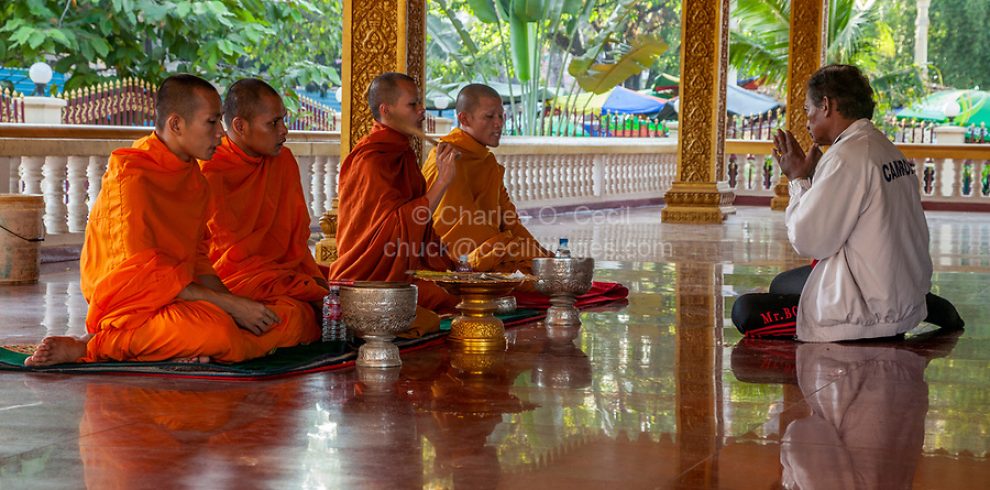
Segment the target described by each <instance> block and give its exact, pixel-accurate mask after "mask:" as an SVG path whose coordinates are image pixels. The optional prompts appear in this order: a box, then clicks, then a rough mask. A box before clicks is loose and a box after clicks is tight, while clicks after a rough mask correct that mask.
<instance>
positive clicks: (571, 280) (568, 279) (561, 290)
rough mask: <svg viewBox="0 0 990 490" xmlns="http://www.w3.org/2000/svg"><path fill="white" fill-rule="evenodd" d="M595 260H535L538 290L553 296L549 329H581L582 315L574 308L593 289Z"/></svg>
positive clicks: (548, 313)
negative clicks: (578, 297) (582, 296)
mask: <svg viewBox="0 0 990 490" xmlns="http://www.w3.org/2000/svg"><path fill="white" fill-rule="evenodd" d="M594 273H595V259H591V258H577V257H552V258H538V259H533V275H535V276H536V290H537V291H539V292H541V293H543V294H545V295H547V296H550V304H551V305H552V306H550V309H548V310H547V319H546V325H547V328H549V329H553V328H576V327H580V326H581V314H580V312H579V311H578V309H577V308H575V307H574V302H575V301H576V300H577V296H579V295H582V294H584V293H587V292H588V290H589V289H591V279H592V276H594Z"/></svg>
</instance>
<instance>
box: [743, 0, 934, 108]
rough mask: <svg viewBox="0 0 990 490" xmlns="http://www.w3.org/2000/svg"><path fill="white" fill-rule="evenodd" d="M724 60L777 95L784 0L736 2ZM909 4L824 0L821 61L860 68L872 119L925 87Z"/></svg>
mask: <svg viewBox="0 0 990 490" xmlns="http://www.w3.org/2000/svg"><path fill="white" fill-rule="evenodd" d="M736 2H737V8H736V10H735V12H734V14H735V15H736V19H737V20H738V22H739V24H738V27H737V28H736V29H734V30H733V31H732V32H731V33H730V36H731V37H730V48H729V62H730V63H731V64H732V65H733V66H734V67H736V68H737V69H738V70H739V74H740V76H743V77H746V76H753V77H761V78H763V79H764V81H765V83H767V84H768V85H769V86H770V87H772V88H774V89H776V90H777V91H778V92H779V93H780V94H781V95H782V94H783V92H784V91H785V90H786V87H787V59H788V46H789V40H788V35H789V33H790V2H789V1H788V0H736ZM913 4H914V0H883V1H876V0H866V1H862V0H830V5H829V19H828V24H829V31H828V47H827V52H826V57H827V59H826V61H827V62H829V63H847V64H853V65H856V66H858V67H860V68H861V69H862V70H863V71H864V72H865V73H866V75H867V77H869V78H870V80H871V82H872V84H873V88H874V90H875V91H876V93H877V102H878V110H877V112H876V117H875V121H877V122H881V121H882V118H883V116H884V115H885V114H886V113H887V112H888V111H890V110H891V109H894V108H897V107H901V106H903V105H906V104H909V103H911V102H913V101H916V100H918V99H919V98H921V97H922V96H924V95H925V93H926V89H925V86H924V83H923V80H922V79H921V76H920V70H919V67H916V66H914V65H913V42H912V40H913V37H914V5H913Z"/></svg>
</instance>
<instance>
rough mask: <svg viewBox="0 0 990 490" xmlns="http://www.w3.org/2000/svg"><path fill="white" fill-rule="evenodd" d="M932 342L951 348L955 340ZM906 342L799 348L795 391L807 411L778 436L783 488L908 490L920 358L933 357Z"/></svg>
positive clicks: (921, 419) (922, 397)
mask: <svg viewBox="0 0 990 490" xmlns="http://www.w3.org/2000/svg"><path fill="white" fill-rule="evenodd" d="M933 340H935V341H936V342H941V343H942V344H943V345H942V346H941V347H944V346H945V344H947V345H948V347H949V348H950V349H951V346H952V345H953V344H954V342H955V338H954V337H944V336H943V337H942V338H936V339H933ZM913 343H914V344H917V343H918V342H917V341H914V342H912V341H911V340H909V341H907V342H905V343H903V344H900V345H898V346H878V345H876V344H865V345H864V344H859V345H856V344H802V345H800V346H798V348H797V374H798V385H799V386H800V388H801V392H802V393H804V395H805V397H806V399H807V401H808V403H809V404H810V405H811V409H812V412H813V413H812V415H811V416H810V417H807V418H804V419H800V420H797V421H795V422H793V423H791V424H790V426H788V427H787V431H786V432H785V434H784V437H783V443H782V445H781V454H780V459H781V463H782V464H783V466H784V476H783V479H784V486H785V487H787V488H802V489H814V488H822V489H833V488H863V489H866V488H910V487H911V482H912V480H913V478H914V469H915V467H916V466H917V464H918V460H919V459H920V457H921V448H922V445H923V443H924V439H925V414H926V413H927V411H928V384H927V383H926V382H925V377H924V371H925V366H926V365H927V360H926V359H925V356H926V355H929V354H930V353H931V352H932V350H931V349H930V348H929V347H931V346H925V348H923V349H918V350H917V351H915V352H919V353H920V355H919V353H915V352H912V347H913V346H912V344H913ZM905 346H907V347H905ZM943 350H944V349H943Z"/></svg>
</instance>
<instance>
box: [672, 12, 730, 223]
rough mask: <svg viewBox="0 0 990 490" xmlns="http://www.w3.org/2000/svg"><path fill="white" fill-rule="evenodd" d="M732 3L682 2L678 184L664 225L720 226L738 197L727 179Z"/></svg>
mask: <svg viewBox="0 0 990 490" xmlns="http://www.w3.org/2000/svg"><path fill="white" fill-rule="evenodd" d="M729 2H730V0H684V2H683V4H682V7H681V82H680V101H681V102H680V108H679V110H678V113H679V116H678V120H679V123H678V124H679V128H680V129H679V132H680V136H679V138H678V140H677V180H676V181H674V184H673V185H672V186H671V188H670V190H669V191H667V194H666V195H665V196H664V202H665V203H666V206H664V208H663V210H662V211H661V214H660V218H661V220H662V221H663V222H665V223H721V222H722V221H723V220H724V218H725V215H726V214H728V213H731V212H732V202H733V200H734V199H735V196H734V195H733V194H732V192H731V191H730V190H729V188H728V185H727V184H725V183H724V182H720V181H723V180H724V179H725V176H724V173H725V170H724V167H723V162H724V160H725V82H726V79H727V78H728V53H729V49H728V47H729Z"/></svg>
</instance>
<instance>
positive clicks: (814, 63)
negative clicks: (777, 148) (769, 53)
mask: <svg viewBox="0 0 990 490" xmlns="http://www.w3.org/2000/svg"><path fill="white" fill-rule="evenodd" d="M827 14H828V0H791V32H790V50H789V53H788V60H789V61H788V64H787V129H788V130H790V131H791V132H792V133H794V137H796V138H797V140H798V142H799V143H801V146H802V147H803V148H805V149H808V148H810V147H811V135H809V134H808V131H807V129H806V127H807V124H808V116H807V115H806V114H805V113H804V101H805V97H806V96H807V88H806V84H807V83H808V78H810V77H811V75H812V74H813V73H815V71H817V70H818V68H820V67H821V66H822V63H823V62H824V60H825V49H826V47H827V44H826V43H827V36H828V15H827ZM773 193H774V196H773V199H771V201H770V209H773V210H776V211H782V210H785V209H787V204H788V203H789V202H790V194H789V192H788V190H787V177H785V176H783V175H781V176H780V180H778V181H777V184H776V185H774V188H773Z"/></svg>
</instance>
